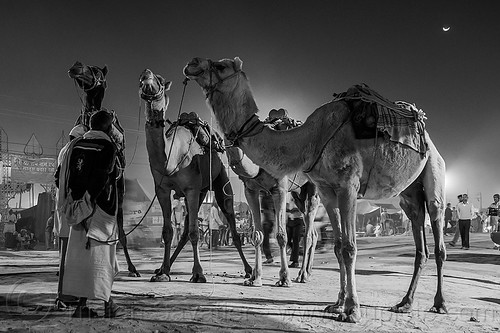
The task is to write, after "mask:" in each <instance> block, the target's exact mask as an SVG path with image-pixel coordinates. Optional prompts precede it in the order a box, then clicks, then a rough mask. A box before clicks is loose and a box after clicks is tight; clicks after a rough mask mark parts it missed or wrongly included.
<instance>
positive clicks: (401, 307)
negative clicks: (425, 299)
mask: <svg viewBox="0 0 500 333" xmlns="http://www.w3.org/2000/svg"><path fill="white" fill-rule="evenodd" d="M389 311H391V312H396V313H410V312H411V304H408V303H406V304H398V305H394V306H393V307H391V308H390V309H389Z"/></svg>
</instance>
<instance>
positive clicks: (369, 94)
mask: <svg viewBox="0 0 500 333" xmlns="http://www.w3.org/2000/svg"><path fill="white" fill-rule="evenodd" d="M333 96H334V99H333V101H334V102H335V101H345V102H346V103H347V105H348V106H349V109H350V110H351V122H352V125H353V128H354V133H355V136H356V139H371V138H377V137H378V135H379V134H381V135H384V136H387V137H388V138H389V140H391V141H394V142H399V143H401V144H403V145H405V146H408V147H410V148H412V149H414V150H415V151H417V152H419V153H421V154H425V153H426V152H427V150H428V147H427V143H426V141H425V124H424V120H425V119H426V117H425V113H424V112H423V111H422V110H419V109H417V107H416V106H415V105H414V104H410V103H407V102H403V101H397V102H391V101H390V100H388V99H386V98H385V97H383V96H382V95H380V94H379V93H377V92H376V91H375V90H373V89H371V88H370V87H368V85H366V84H364V83H362V84H356V85H354V86H352V87H350V88H349V89H348V90H347V91H346V92H343V93H340V94H333Z"/></svg>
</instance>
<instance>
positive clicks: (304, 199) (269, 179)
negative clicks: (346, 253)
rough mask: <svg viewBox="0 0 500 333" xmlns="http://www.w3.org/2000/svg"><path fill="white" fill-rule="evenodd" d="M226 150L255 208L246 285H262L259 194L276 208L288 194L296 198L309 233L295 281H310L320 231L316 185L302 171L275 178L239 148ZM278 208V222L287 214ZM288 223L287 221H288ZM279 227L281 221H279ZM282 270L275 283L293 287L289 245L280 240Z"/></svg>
mask: <svg viewBox="0 0 500 333" xmlns="http://www.w3.org/2000/svg"><path fill="white" fill-rule="evenodd" d="M226 152H227V156H228V160H229V165H230V166H231V169H232V170H233V171H234V172H235V173H236V174H237V175H238V177H239V178H240V180H241V181H242V182H243V184H244V188H245V197H246V199H247V202H248V205H249V206H250V210H251V211H252V216H253V221H254V225H255V233H254V235H253V237H252V238H253V244H254V246H255V266H254V270H253V274H252V276H251V277H250V279H248V280H246V281H245V283H244V284H245V285H247V286H259V287H260V286H262V259H261V258H262V253H261V251H262V248H261V245H262V241H263V237H264V236H263V232H264V230H263V226H262V222H261V215H260V211H261V204H260V200H259V194H260V193H262V192H264V193H265V194H271V195H272V196H273V202H274V205H275V207H284V206H285V204H286V202H284V201H285V200H286V193H287V192H290V193H291V194H292V196H293V198H294V201H295V203H296V205H297V208H299V210H300V211H301V213H302V214H303V216H304V223H305V227H306V232H305V235H304V255H303V257H302V265H301V268H300V270H299V272H298V275H297V278H296V279H295V281H296V282H300V283H305V282H307V281H309V279H310V277H311V275H312V264H313V259H314V249H315V248H316V243H317V241H318V233H317V231H316V229H315V228H314V217H315V216H316V212H317V210H318V204H319V198H318V194H317V191H316V187H315V186H314V184H313V183H311V182H310V181H309V180H308V179H307V177H306V176H305V175H303V174H302V173H296V174H293V175H290V177H287V176H285V177H283V178H275V177H273V176H271V175H270V174H269V173H268V172H266V171H265V170H264V169H262V168H260V167H259V166H257V165H256V164H254V163H253V162H252V161H251V160H250V159H249V158H248V156H246V155H245V153H244V152H243V151H242V150H241V149H240V148H238V147H231V146H227V147H226ZM275 211H276V221H279V218H280V216H284V214H285V213H284V212H280V211H279V210H278V209H276V210H275ZM285 224H286V222H285ZM276 227H278V228H279V227H280V224H278V223H276ZM280 232H281V233H286V227H285V230H280V231H279V233H280ZM279 246H280V258H281V269H280V274H279V276H280V279H279V281H277V282H276V286H283V287H288V286H291V280H290V274H289V270H288V266H287V259H286V244H285V243H283V242H280V243H279Z"/></svg>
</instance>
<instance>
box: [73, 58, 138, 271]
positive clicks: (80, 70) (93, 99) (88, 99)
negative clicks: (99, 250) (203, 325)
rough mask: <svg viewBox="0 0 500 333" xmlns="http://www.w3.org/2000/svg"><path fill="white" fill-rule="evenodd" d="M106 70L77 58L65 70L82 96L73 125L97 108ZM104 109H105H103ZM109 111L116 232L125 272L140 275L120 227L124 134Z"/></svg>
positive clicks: (85, 122) (86, 123)
mask: <svg viewBox="0 0 500 333" xmlns="http://www.w3.org/2000/svg"><path fill="white" fill-rule="evenodd" d="M107 73H108V67H107V66H104V67H102V68H99V67H97V66H88V65H84V64H82V63H81V62H79V61H76V62H75V63H74V65H73V66H71V68H70V69H69V70H68V75H69V77H70V78H72V79H73V80H74V81H75V83H76V84H77V85H78V87H79V88H80V89H81V90H82V92H83V99H82V104H83V105H82V110H81V113H80V116H79V117H78V118H77V120H76V122H75V126H76V125H79V124H83V125H84V126H85V127H86V128H87V130H88V129H90V117H91V116H92V114H94V113H95V112H97V111H99V110H101V109H102V108H101V105H102V101H103V99H104V93H105V91H106V88H107V82H106V74H107ZM106 111H108V110H106ZM108 112H111V113H113V116H114V121H113V129H112V133H111V139H112V141H113V142H114V143H115V145H116V147H117V149H118V154H117V164H118V165H119V167H120V169H121V171H122V172H121V175H120V178H119V179H118V180H117V186H118V212H117V218H116V220H117V221H116V222H117V225H118V235H119V240H120V244H121V245H122V247H123V253H124V254H125V259H126V261H127V268H128V271H129V274H128V276H130V277H140V276H141V274H140V273H139V272H138V271H137V269H136V268H135V266H134V264H133V263H132V260H131V259H130V255H129V253H128V248H127V237H126V235H125V231H124V230H123V198H124V196H125V178H124V176H123V171H124V170H125V164H126V161H125V135H124V131H123V128H122V127H121V125H120V122H119V121H118V118H117V117H116V114H115V112H114V111H108Z"/></svg>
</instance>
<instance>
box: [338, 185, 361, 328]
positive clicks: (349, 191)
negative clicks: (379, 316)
mask: <svg viewBox="0 0 500 333" xmlns="http://www.w3.org/2000/svg"><path fill="white" fill-rule="evenodd" d="M351 179H352V178H351ZM358 189H359V181H358V184H356V183H354V180H352V181H351V182H350V184H347V187H346V188H345V189H339V193H338V203H339V211H340V224H341V226H342V248H341V251H340V252H341V255H342V259H343V260H344V265H345V273H346V289H345V302H344V312H342V313H341V314H340V316H339V317H338V318H337V320H339V321H344V322H350V323H355V322H358V321H359V320H360V319H361V312H360V308H359V301H358V295H357V291H356V272H355V268H356V255H357V246H356V198H357V192H358Z"/></svg>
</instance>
